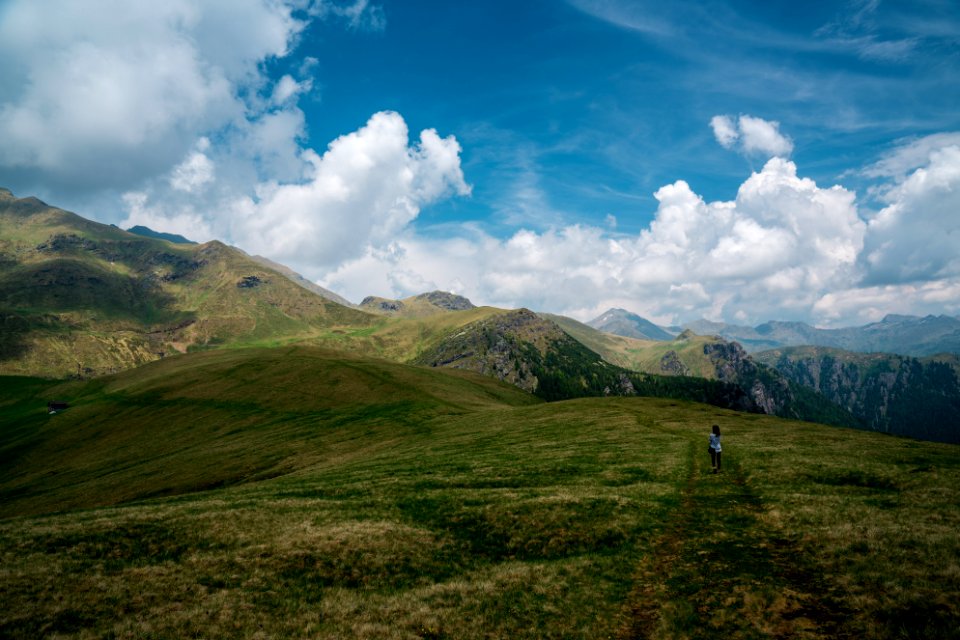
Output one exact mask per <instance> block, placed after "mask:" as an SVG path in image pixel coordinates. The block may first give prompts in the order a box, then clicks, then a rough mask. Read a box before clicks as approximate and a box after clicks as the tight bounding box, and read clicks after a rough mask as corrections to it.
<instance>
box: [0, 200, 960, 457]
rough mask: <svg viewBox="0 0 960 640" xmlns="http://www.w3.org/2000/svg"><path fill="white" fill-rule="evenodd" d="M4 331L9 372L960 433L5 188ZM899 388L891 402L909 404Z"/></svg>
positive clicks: (566, 326)
mask: <svg viewBox="0 0 960 640" xmlns="http://www.w3.org/2000/svg"><path fill="white" fill-rule="evenodd" d="M0 324H2V326H3V328H4V331H3V334H2V338H0V374H6V375H10V374H17V375H41V376H48V377H56V378H64V377H68V376H72V377H77V378H90V377H96V376H101V375H104V374H109V373H113V372H118V371H122V370H126V369H130V368H133V367H137V366H140V365H142V364H144V363H147V362H150V361H153V360H158V359H162V358H165V357H169V356H171V355H176V354H178V353H185V352H190V351H196V350H205V349H213V348H237V347H264V346H266V347H275V346H281V345H289V344H304V345H316V346H323V347H327V348H332V349H338V350H342V351H344V352H349V353H351V354H356V355H359V356H364V357H377V358H385V359H388V360H392V361H395V362H401V363H409V364H415V365H421V366H430V367H437V368H451V369H463V370H469V371H474V372H478V373H481V374H484V375H488V376H491V377H495V378H497V379H499V380H501V381H505V382H508V383H510V384H513V385H515V386H517V387H520V388H521V389H524V390H525V391H527V392H530V393H533V394H535V395H539V396H540V397H541V398H544V399H548V400H557V399H563V398H570V397H578V396H602V395H637V394H640V395H652V396H669V397H677V398H684V399H693V400H701V401H706V402H710V403H714V404H718V405H720V406H725V407H730V408H735V409H739V410H746V411H755V412H761V413H768V414H772V415H779V416H785V417H792V418H800V419H806V420H816V421H820V422H825V423H829V424H836V425H843V426H855V427H862V428H871V429H877V430H883V431H889V432H892V433H904V434H910V435H917V434H921V433H922V435H923V436H924V437H933V438H934V439H948V440H949V439H951V438H953V437H955V436H953V435H951V434H953V433H954V432H960V429H957V428H947V429H933V430H931V429H927V430H925V431H924V430H923V429H919V430H917V429H916V428H914V427H912V426H909V425H908V428H907V427H904V426H903V425H902V424H901V423H903V422H904V420H903V418H902V417H897V416H900V414H899V413H897V411H894V412H893V413H892V414H891V415H892V416H893V417H891V418H890V419H888V420H886V421H880V422H878V421H876V420H874V419H872V418H871V415H872V414H869V411H866V410H865V409H864V407H863V403H860V404H856V403H851V402H848V401H847V397H848V396H849V393H847V394H846V395H843V394H840V395H837V394H831V393H829V392H828V390H825V389H824V388H821V387H818V386H817V385H814V384H810V383H809V380H808V377H804V376H800V375H796V372H795V371H794V369H792V368H790V367H786V370H787V371H786V373H784V372H781V371H780V370H779V369H780V367H781V366H784V365H783V363H782V362H781V361H780V360H777V359H770V358H766V359H761V358H753V357H751V356H750V355H749V354H748V353H747V352H746V351H745V350H744V348H742V347H741V346H740V344H738V343H737V342H731V341H729V340H726V339H724V338H722V337H718V336H704V335H697V333H696V332H694V331H691V330H690V329H686V330H684V331H682V332H681V333H679V334H676V333H671V332H670V331H668V330H666V329H662V328H658V327H657V326H656V325H654V324H653V323H650V322H648V321H646V320H644V319H643V318H640V317H639V316H635V315H633V314H628V313H627V312H624V311H622V310H611V311H610V312H608V313H606V314H604V315H603V316H601V317H600V318H598V319H597V320H596V321H594V322H593V323H591V324H593V325H599V326H600V327H601V328H602V327H607V329H608V330H599V329H597V328H594V327H593V326H590V325H589V324H583V323H579V322H577V321H575V320H572V319H570V318H566V317H563V316H554V315H550V314H537V313H533V312H531V311H528V310H526V309H518V310H505V309H496V308H492V307H476V306H475V305H473V304H472V303H471V302H470V301H469V300H468V299H466V298H464V297H462V296H458V295H455V294H451V293H447V292H442V291H434V292H429V293H424V294H420V295H417V296H412V297H410V298H406V299H403V300H389V299H385V298H377V297H372V296H371V297H368V298H366V299H364V300H363V301H362V302H361V303H360V304H359V305H353V304H352V303H350V302H349V301H347V300H345V299H343V298H341V297H340V296H338V295H336V294H334V293H333V292H330V291H328V290H326V289H323V288H322V287H319V286H317V285H316V284H314V283H311V282H309V281H308V280H306V279H305V278H303V277H302V276H300V275H299V274H297V273H295V272H293V271H292V270H290V269H289V268H287V267H285V266H283V265H280V264H277V263H274V262H272V261H270V260H268V259H266V258H263V257H260V256H249V255H248V254H246V253H244V252H243V251H241V250H239V249H236V248H233V247H229V246H227V245H224V244H223V243H220V242H217V241H213V242H208V243H204V244H188V243H183V242H179V241H178V242H174V241H172V240H168V239H164V238H159V237H154V236H153V235H151V234H150V233H146V234H145V235H144V234H143V233H140V234H134V233H128V232H126V231H122V230H120V229H118V228H116V227H114V226H110V225H102V224H99V223H96V222H92V221H90V220H86V219H84V218H82V217H80V216H77V215H76V214H73V213H69V212H66V211H63V210H60V209H57V208H55V207H51V206H49V205H47V204H45V203H43V202H41V201H39V200H37V199H35V198H24V199H18V198H16V197H14V196H13V194H12V193H10V192H9V191H5V190H4V191H0ZM888 324H889V323H888ZM934 324H936V323H934ZM899 326H910V327H913V326H915V323H909V322H906V321H901V322H900V323H899ZM938 326H939V325H938ZM624 333H632V335H622V334H624ZM921 333H922V332H917V331H914V332H913V333H912V334H910V335H912V336H914V338H915V339H919V338H917V336H919V335H920V334H921ZM618 334H620V335H618ZM940 334H941V335H942V334H943V332H942V331H941V332H940ZM777 335H786V334H785V333H783V332H781V333H780V334H777ZM794 335H799V333H798V332H797V331H794ZM923 335H927V334H923ZM951 373H954V374H955V372H954V371H953V370H951ZM920 379H921V378H918V377H916V376H914V377H913V378H911V379H910V380H920ZM858 380H859V378H858ZM910 380H907V381H905V382H902V383H901V384H900V387H898V389H899V391H898V392H897V393H895V394H894V397H896V398H902V397H912V391H911V389H912V387H911V385H912V384H913V382H911V381H910ZM945 385H946V386H944V390H945V391H944V393H946V394H947V396H948V401H947V405H945V406H952V405H950V402H952V398H953V396H952V395H951V394H952V393H953V392H952V391H950V385H949V380H947V381H946V382H945ZM847 386H848V387H850V386H851V384H848V385H847ZM852 393H855V391H854V392H852ZM956 395H957V396H960V389H958V390H957V393H956ZM882 397H883V398H889V397H890V396H889V394H887V395H883V396H882ZM873 404H874V405H876V407H874V409H872V410H875V411H881V412H884V411H886V410H887V407H886V406H885V405H883V403H880V404H877V403H873ZM871 406H873V405H871ZM897 406H899V405H897Z"/></svg>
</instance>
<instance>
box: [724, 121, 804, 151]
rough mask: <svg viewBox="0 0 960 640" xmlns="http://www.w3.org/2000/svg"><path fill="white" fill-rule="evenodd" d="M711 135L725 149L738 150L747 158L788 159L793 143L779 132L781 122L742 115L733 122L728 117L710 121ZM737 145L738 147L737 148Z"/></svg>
mask: <svg viewBox="0 0 960 640" xmlns="http://www.w3.org/2000/svg"><path fill="white" fill-rule="evenodd" d="M710 127H711V128H712V129H713V135H714V137H715V138H716V139H717V142H719V143H720V145H721V146H722V147H724V148H725V149H733V148H734V147H737V148H739V149H740V150H741V151H742V152H743V153H746V154H747V155H761V156H766V157H768V158H769V157H772V156H777V157H781V158H786V157H789V156H790V154H791V153H793V141H792V140H790V138H788V137H787V136H785V135H783V134H782V133H780V123H779V122H776V121H772V120H764V119H763V118H756V117H754V116H750V115H741V116H740V117H739V118H738V119H737V121H736V123H734V121H733V118H731V117H730V116H727V115H717V116H713V118H711V119H710ZM738 143H739V145H738Z"/></svg>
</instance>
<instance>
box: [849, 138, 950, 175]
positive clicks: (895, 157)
mask: <svg viewBox="0 0 960 640" xmlns="http://www.w3.org/2000/svg"><path fill="white" fill-rule="evenodd" d="M949 146H960V131H951V132H946V133H935V134H932V135H929V136H923V137H921V138H917V139H915V140H909V141H906V142H903V143H902V144H899V145H898V146H897V147H896V148H894V149H893V150H892V151H890V152H889V153H886V154H884V155H883V157H881V158H880V159H879V160H877V161H876V162H874V163H873V164H871V165H870V166H868V167H867V168H866V169H864V170H863V175H865V176H867V177H869V178H894V179H896V180H902V179H904V178H905V177H906V176H907V174H908V173H910V172H912V171H914V170H916V169H919V168H920V167H923V166H925V165H927V164H928V163H929V162H930V154H931V153H932V152H934V151H937V150H938V149H942V148H944V147H949Z"/></svg>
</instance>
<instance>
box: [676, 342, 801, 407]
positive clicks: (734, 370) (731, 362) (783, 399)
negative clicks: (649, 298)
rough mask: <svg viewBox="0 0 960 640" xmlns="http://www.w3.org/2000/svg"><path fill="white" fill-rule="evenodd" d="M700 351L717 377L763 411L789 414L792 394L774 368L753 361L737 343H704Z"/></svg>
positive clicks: (785, 381)
mask: <svg viewBox="0 0 960 640" xmlns="http://www.w3.org/2000/svg"><path fill="white" fill-rule="evenodd" d="M684 333H686V332H684ZM681 335H682V334H681ZM703 353H704V355H705V356H707V357H708V358H709V359H710V361H711V362H712V363H713V365H714V368H715V370H716V372H717V379H718V380H722V381H724V382H734V383H737V384H738V385H740V387H741V388H742V389H744V390H745V391H747V393H748V394H749V396H750V398H751V399H752V400H753V402H754V403H755V404H756V405H757V406H758V407H760V409H761V410H762V411H763V412H764V413H767V414H770V415H778V416H789V415H790V414H791V413H792V411H791V405H792V404H793V403H794V402H796V397H795V395H794V393H793V391H792V390H791V388H790V383H789V382H788V381H787V380H786V379H785V378H784V377H783V376H782V375H780V374H779V373H777V372H776V371H775V370H773V369H770V368H769V367H765V366H763V365H760V364H757V363H756V362H754V360H753V359H752V358H751V357H750V356H749V355H748V354H747V352H746V351H744V349H743V347H741V346H740V345H739V344H738V343H736V342H716V343H708V344H705V345H704V346H703Z"/></svg>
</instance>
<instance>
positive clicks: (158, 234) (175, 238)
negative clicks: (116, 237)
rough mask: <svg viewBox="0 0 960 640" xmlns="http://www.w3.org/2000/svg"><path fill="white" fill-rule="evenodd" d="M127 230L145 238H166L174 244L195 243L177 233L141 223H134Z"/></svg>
mask: <svg viewBox="0 0 960 640" xmlns="http://www.w3.org/2000/svg"><path fill="white" fill-rule="evenodd" d="M127 231H128V232H130V233H133V234H136V235H138V236H144V237H145V238H157V239H159V240H166V241H168V242H173V243H174V244H197V243H196V242H194V241H193V240H188V239H187V238H184V237H183V236H181V235H180V234H177V233H164V232H162V231H154V230H153V229H151V228H150V227H145V226H143V225H139V224H138V225H135V226H133V227H130V228H129V229H127Z"/></svg>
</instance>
